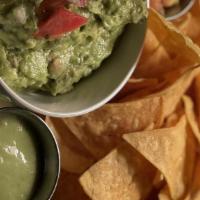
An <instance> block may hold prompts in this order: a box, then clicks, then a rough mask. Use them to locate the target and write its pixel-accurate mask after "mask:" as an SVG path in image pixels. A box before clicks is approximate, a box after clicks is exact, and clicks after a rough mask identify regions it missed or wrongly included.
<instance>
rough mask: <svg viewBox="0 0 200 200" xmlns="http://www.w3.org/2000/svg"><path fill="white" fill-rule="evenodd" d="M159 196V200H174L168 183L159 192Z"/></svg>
mask: <svg viewBox="0 0 200 200" xmlns="http://www.w3.org/2000/svg"><path fill="white" fill-rule="evenodd" d="M158 197H159V200H172V198H171V196H170V193H169V189H168V187H167V185H165V186H164V187H163V188H162V190H161V191H160V193H159V194H158Z"/></svg>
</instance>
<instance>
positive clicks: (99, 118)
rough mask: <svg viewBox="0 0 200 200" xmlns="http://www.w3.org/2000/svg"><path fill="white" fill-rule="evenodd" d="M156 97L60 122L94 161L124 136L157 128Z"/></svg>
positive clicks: (158, 107)
mask: <svg viewBox="0 0 200 200" xmlns="http://www.w3.org/2000/svg"><path fill="white" fill-rule="evenodd" d="M161 111H162V101H161V99H160V97H154V98H151V99H148V98H144V99H140V100H138V101H134V102H128V103H118V104H107V105H105V106H103V107H102V108H100V109H98V110H96V111H94V112H91V113H88V114H86V115H83V116H80V117H74V118H66V119H64V121H65V123H66V124H67V126H68V127H69V129H70V130H71V132H73V134H74V135H75V136H76V137H77V138H78V139H79V140H80V141H81V142H82V144H83V145H84V146H85V148H87V149H88V150H89V152H90V153H91V154H92V155H93V156H94V157H95V158H97V159H99V158H102V157H103V156H105V155H106V154H107V153H108V152H110V151H111V150H112V149H113V148H115V147H116V146H117V145H118V144H119V143H120V142H121V136H122V135H123V134H124V133H128V132H133V131H139V130H144V129H145V128H149V127H150V126H151V127H152V128H156V127H160V126H161V123H162V122H161V115H162V113H161Z"/></svg>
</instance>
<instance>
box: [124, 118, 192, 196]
mask: <svg viewBox="0 0 200 200" xmlns="http://www.w3.org/2000/svg"><path fill="white" fill-rule="evenodd" d="M123 138H124V139H125V140H126V141H127V142H128V143H129V144H131V145H132V146H133V147H134V148H135V149H136V150H137V151H138V152H140V153H141V154H142V155H143V156H144V157H145V158H146V159H147V160H149V161H150V162H151V163H152V164H153V165H154V166H155V167H157V168H158V169H159V170H160V172H161V173H162V174H163V175H164V177H165V179H166V181H167V183H168V186H169V190H170V194H171V196H172V198H173V199H180V198H181V197H182V196H183V195H184V194H185V192H186V187H187V184H188V183H190V180H191V177H187V176H189V174H190V173H191V163H188V162H187V161H188V159H191V160H194V155H195V153H196V152H195V149H194V148H192V149H191V150H190V151H191V155H190V158H188V149H187V148H188V144H187V138H188V130H187V124H186V119H185V116H183V117H182V118H181V119H180V121H179V122H178V124H177V125H176V126H175V127H172V128H163V129H158V130H152V131H144V132H135V133H131V134H126V135H124V136H123ZM189 148H191V147H189ZM186 163H188V165H189V166H185V164H186ZM185 170H186V171H185ZM188 170H189V172H188ZM185 176H186V177H185Z"/></svg>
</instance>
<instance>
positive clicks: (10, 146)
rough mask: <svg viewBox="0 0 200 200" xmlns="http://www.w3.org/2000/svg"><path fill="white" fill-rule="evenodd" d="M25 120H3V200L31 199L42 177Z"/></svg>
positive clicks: (0, 156)
mask: <svg viewBox="0 0 200 200" xmlns="http://www.w3.org/2000/svg"><path fill="white" fill-rule="evenodd" d="M31 132H32V130H30V129H29V128H28V127H27V124H26V123H24V120H22V119H20V118H18V117H15V116H12V115H9V114H6V113H5V114H1V116H0V199H1V200H27V199H31V196H32V195H33V194H32V193H33V192H34V186H35V183H36V180H37V173H38V161H37V159H38V156H37V151H36V147H35V143H34V142H33V139H32V137H31V134H32V133H31Z"/></svg>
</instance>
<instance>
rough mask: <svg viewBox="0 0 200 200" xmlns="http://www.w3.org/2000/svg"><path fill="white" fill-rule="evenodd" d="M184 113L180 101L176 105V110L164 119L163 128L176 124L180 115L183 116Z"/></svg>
mask: <svg viewBox="0 0 200 200" xmlns="http://www.w3.org/2000/svg"><path fill="white" fill-rule="evenodd" d="M184 113H185V112H184V107H183V103H182V102H180V103H179V104H178V106H177V107H176V110H175V111H174V112H173V113H172V114H170V115H169V116H168V117H167V118H166V119H165V122H164V124H163V128H170V127H173V126H176V125H177V123H178V121H179V120H180V118H181V116H183V114H184Z"/></svg>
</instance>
